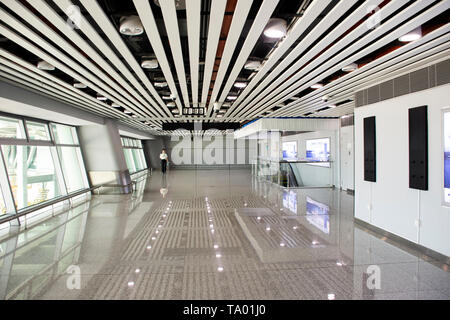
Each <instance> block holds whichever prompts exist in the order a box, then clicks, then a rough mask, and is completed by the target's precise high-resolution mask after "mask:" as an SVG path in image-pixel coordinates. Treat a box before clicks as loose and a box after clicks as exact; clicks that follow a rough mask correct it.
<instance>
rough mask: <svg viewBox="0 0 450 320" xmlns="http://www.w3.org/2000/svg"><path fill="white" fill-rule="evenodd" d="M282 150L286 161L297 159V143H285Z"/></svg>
mask: <svg viewBox="0 0 450 320" xmlns="http://www.w3.org/2000/svg"><path fill="white" fill-rule="evenodd" d="M282 150H283V159H284V160H294V159H297V141H286V142H283V146H282Z"/></svg>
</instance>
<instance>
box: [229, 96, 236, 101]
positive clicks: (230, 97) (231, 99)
mask: <svg viewBox="0 0 450 320" xmlns="http://www.w3.org/2000/svg"><path fill="white" fill-rule="evenodd" d="M236 99H237V96H228V97H227V100H230V101H234V100H236Z"/></svg>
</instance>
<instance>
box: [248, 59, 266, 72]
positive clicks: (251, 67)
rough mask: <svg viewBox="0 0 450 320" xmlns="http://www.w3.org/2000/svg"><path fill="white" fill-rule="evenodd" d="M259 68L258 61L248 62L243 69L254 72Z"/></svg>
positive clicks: (260, 64) (259, 63)
mask: <svg viewBox="0 0 450 320" xmlns="http://www.w3.org/2000/svg"><path fill="white" fill-rule="evenodd" d="M261 66H262V63H261V62H260V61H257V60H249V61H247V63H246V64H245V66H244V69H247V70H253V71H255V70H259V69H260V68H261Z"/></svg>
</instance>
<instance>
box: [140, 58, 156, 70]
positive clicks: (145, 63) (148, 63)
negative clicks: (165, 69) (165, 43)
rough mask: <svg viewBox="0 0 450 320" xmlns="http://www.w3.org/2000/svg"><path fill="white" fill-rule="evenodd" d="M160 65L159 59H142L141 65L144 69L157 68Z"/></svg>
mask: <svg viewBox="0 0 450 320" xmlns="http://www.w3.org/2000/svg"><path fill="white" fill-rule="evenodd" d="M158 66H159V65H158V60H156V59H148V60H142V63H141V67H142V68H144V69H156V68H158Z"/></svg>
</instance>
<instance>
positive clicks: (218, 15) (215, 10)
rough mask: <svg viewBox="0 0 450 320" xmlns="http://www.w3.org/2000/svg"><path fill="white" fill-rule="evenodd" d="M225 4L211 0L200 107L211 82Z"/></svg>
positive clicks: (217, 0)
mask: <svg viewBox="0 0 450 320" xmlns="http://www.w3.org/2000/svg"><path fill="white" fill-rule="evenodd" d="M226 4H227V0H214V1H211V10H210V16H209V30H208V41H207V47H206V59H205V68H204V72H203V89H202V100H201V105H200V106H201V107H206V102H207V99H208V91H209V87H210V84H211V76H212V72H213V67H214V62H215V60H216V52H217V45H218V43H219V37H220V31H221V30H222V23H223V16H224V13H225V7H226Z"/></svg>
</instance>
